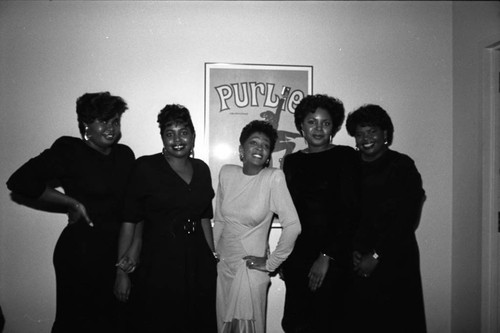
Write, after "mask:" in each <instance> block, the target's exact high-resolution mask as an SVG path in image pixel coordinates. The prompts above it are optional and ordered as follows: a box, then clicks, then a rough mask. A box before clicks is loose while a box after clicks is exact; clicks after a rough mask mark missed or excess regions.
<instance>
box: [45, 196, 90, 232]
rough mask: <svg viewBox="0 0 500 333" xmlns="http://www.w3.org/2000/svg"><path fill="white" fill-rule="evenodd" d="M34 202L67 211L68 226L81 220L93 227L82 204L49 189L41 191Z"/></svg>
mask: <svg viewBox="0 0 500 333" xmlns="http://www.w3.org/2000/svg"><path fill="white" fill-rule="evenodd" d="M36 201H37V202H39V203H42V204H49V205H55V206H59V207H62V208H64V209H67V214H68V223H69V224H73V223H75V222H78V221H79V220H80V219H83V220H84V221H85V222H86V223H88V224H89V225H90V226H91V227H93V226H94V224H93V223H92V221H91V220H90V218H89V216H88V214H87V210H86V209H85V206H84V205H83V204H81V203H80V202H78V200H76V199H73V198H72V197H70V196H68V195H66V194H64V193H61V192H59V191H57V190H55V189H53V188H51V187H46V188H45V191H43V193H42V195H41V196H40V197H38V199H36Z"/></svg>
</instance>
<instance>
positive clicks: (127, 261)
mask: <svg viewBox="0 0 500 333" xmlns="http://www.w3.org/2000/svg"><path fill="white" fill-rule="evenodd" d="M143 224H144V222H140V223H138V224H135V223H130V222H124V223H122V226H121V228H120V234H119V237H118V258H119V261H118V263H117V264H116V266H117V268H116V279H115V286H114V294H115V296H116V298H117V299H118V300H119V301H121V302H126V301H127V300H128V297H129V295H130V290H131V288H132V283H131V281H130V278H129V276H128V273H132V272H133V271H134V270H135V267H136V265H137V263H138V261H139V259H138V258H139V255H140V252H141V248H142V228H143Z"/></svg>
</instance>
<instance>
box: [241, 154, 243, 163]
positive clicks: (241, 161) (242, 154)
mask: <svg viewBox="0 0 500 333" xmlns="http://www.w3.org/2000/svg"><path fill="white" fill-rule="evenodd" d="M240 161H241V162H243V154H242V153H240Z"/></svg>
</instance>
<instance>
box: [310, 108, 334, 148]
mask: <svg viewBox="0 0 500 333" xmlns="http://www.w3.org/2000/svg"><path fill="white" fill-rule="evenodd" d="M335 132H336V129H334V128H333V123H332V117H331V116H330V114H329V113H328V111H326V110H325V109H323V108H317V109H316V111H315V112H313V113H309V114H307V115H306V117H305V118H304V121H303V122H302V135H303V136H304V139H305V140H306V142H307V146H308V149H309V152H311V153H314V152H320V151H323V150H326V149H327V148H328V147H329V145H330V142H331V139H332V137H333V136H334V135H335Z"/></svg>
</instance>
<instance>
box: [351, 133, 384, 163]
mask: <svg viewBox="0 0 500 333" xmlns="http://www.w3.org/2000/svg"><path fill="white" fill-rule="evenodd" d="M354 138H355V140H356V147H358V149H359V151H360V152H361V159H362V160H363V161H366V162H371V161H375V160H376V159H378V158H379V157H380V156H382V155H383V154H384V153H385V151H386V150H387V145H386V144H385V142H386V140H387V132H386V131H382V129H380V127H378V126H359V125H358V126H356V132H355V135H354Z"/></svg>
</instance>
